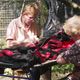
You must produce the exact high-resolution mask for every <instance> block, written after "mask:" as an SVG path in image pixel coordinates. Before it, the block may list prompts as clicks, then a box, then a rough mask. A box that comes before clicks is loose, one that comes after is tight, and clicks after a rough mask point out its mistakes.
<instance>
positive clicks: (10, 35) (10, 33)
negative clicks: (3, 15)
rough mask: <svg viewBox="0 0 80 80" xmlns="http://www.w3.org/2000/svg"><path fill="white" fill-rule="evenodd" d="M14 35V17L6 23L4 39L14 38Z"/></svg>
mask: <svg viewBox="0 0 80 80" xmlns="http://www.w3.org/2000/svg"><path fill="white" fill-rule="evenodd" d="M15 35H16V24H15V19H14V20H12V21H11V22H10V24H9V25H8V28H7V32H6V40H9V39H10V40H11V39H15Z"/></svg>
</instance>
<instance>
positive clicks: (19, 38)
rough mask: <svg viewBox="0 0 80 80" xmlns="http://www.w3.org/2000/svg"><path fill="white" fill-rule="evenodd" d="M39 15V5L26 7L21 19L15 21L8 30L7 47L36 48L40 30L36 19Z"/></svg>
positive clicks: (32, 4)
mask: <svg viewBox="0 0 80 80" xmlns="http://www.w3.org/2000/svg"><path fill="white" fill-rule="evenodd" d="M38 13H39V8H38V6H37V4H35V3H31V4H28V5H26V6H25V7H24V9H23V11H22V13H21V15H20V17H18V18H16V19H13V20H12V21H11V22H10V24H9V25H8V28H7V36H6V39H7V46H8V47H11V46H14V45H18V46H34V43H36V42H38V41H39V36H40V29H39V26H38V25H37V23H36V22H35V18H36V16H37V15H38Z"/></svg>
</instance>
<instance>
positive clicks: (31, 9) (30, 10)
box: [22, 3, 39, 17]
mask: <svg viewBox="0 0 80 80" xmlns="http://www.w3.org/2000/svg"><path fill="white" fill-rule="evenodd" d="M25 13H27V14H31V15H33V16H34V17H36V16H37V15H38V13H39V7H38V5H37V4H36V3H31V4H27V5H25V7H24V8H23V11H22V14H25Z"/></svg>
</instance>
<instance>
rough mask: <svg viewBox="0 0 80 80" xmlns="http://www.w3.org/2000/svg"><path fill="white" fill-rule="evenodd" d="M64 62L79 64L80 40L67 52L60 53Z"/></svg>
mask: <svg viewBox="0 0 80 80" xmlns="http://www.w3.org/2000/svg"><path fill="white" fill-rule="evenodd" d="M61 55H62V57H63V58H64V59H65V60H66V62H69V63H73V64H79V63H80V40H78V41H76V42H75V43H74V44H73V45H72V46H71V47H70V48H69V49H68V50H67V51H65V52H63V53H61Z"/></svg>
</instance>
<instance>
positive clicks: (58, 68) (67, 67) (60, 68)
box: [52, 64, 74, 73]
mask: <svg viewBox="0 0 80 80" xmlns="http://www.w3.org/2000/svg"><path fill="white" fill-rule="evenodd" d="M73 68H74V65H73V64H64V65H60V64H57V65H54V66H52V71H53V72H59V73H68V72H71V71H72V70H73Z"/></svg>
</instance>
